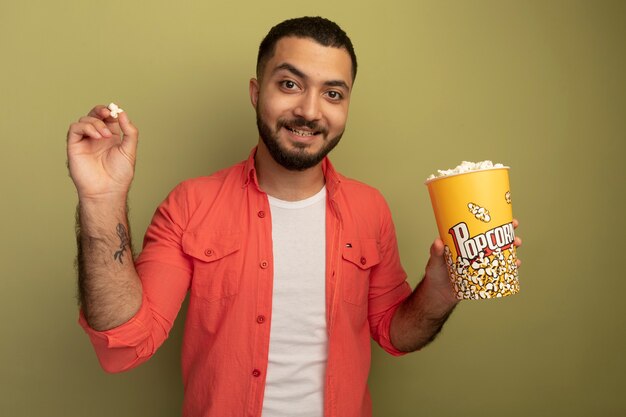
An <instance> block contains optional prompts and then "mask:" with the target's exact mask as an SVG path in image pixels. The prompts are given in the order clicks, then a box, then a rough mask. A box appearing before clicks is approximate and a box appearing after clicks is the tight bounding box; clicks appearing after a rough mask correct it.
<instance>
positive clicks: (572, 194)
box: [0, 0, 626, 417]
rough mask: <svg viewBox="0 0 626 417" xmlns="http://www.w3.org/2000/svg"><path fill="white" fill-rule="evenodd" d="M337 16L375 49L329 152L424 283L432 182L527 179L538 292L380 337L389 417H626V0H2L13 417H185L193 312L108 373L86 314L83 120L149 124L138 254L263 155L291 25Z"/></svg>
mask: <svg viewBox="0 0 626 417" xmlns="http://www.w3.org/2000/svg"><path fill="white" fill-rule="evenodd" d="M301 15H323V16H326V17H329V18H331V19H333V20H335V21H336V22H338V23H339V24H340V25H342V26H343V27H344V29H345V30H346V31H347V32H348V34H349V35H350V37H351V38H352V40H353V42H354V44H355V48H356V52H357V55H358V59H359V73H358V76H357V80H356V84H355V90H354V93H353V95H352V101H351V109H350V119H349V121H348V128H347V131H346V134H345V135H344V138H343V139H342V143H341V144H340V145H339V147H338V148H337V149H336V150H335V151H333V153H332V160H333V162H334V164H335V166H336V167H337V168H338V169H339V170H340V171H341V172H343V173H344V174H346V175H348V176H351V177H355V178H358V179H360V180H362V181H365V182H367V183H369V184H371V185H374V186H376V187H378V188H379V189H380V190H381V191H382V192H383V194H384V195H385V196H386V198H387V199H388V202H389V205H390V206H391V209H392V212H393V215H394V221H395V223H396V227H397V231H398V236H399V244H400V250H401V254H402V261H403V264H404V266H405V268H406V270H407V271H408V273H409V275H410V277H411V278H410V281H411V284H412V285H414V284H416V283H417V282H418V281H419V280H420V279H421V276H422V274H423V270H424V265H425V262H426V260H427V257H428V247H429V246H430V244H431V242H432V240H433V239H434V237H435V234H436V227H435V221H434V216H433V214H432V209H431V206H430V202H429V199H428V193H427V191H426V187H425V186H424V185H423V181H424V179H425V178H426V177H427V176H428V175H429V174H430V173H432V172H434V171H435V170H436V169H440V168H449V167H453V166H455V165H457V164H458V163H459V162H460V161H461V160H483V159H492V160H494V161H498V162H503V163H505V164H507V165H510V166H511V191H512V196H513V210H514V214H515V216H516V217H517V218H519V219H520V222H521V226H520V227H519V229H518V231H517V232H518V235H519V236H521V237H522V238H523V239H524V245H523V247H522V248H521V249H520V250H519V256H520V258H521V259H522V260H523V262H524V264H523V266H522V268H521V270H520V281H521V292H520V294H518V295H516V296H513V297H508V298H507V299H502V300H491V301H480V302H475V301H464V302H462V303H461V304H460V305H459V307H458V308H457V310H456V311H455V312H454V314H453V315H452V317H451V319H450V321H449V322H448V324H447V325H446V327H445V329H444V331H443V332H442V334H441V335H440V336H439V338H438V339H437V340H436V341H435V342H434V343H433V344H432V345H430V346H428V347H427V348H426V349H424V350H423V351H421V352H417V353H414V354H410V355H407V356H404V357H401V358H392V357H390V356H388V355H386V354H385V353H383V352H382V351H381V350H380V349H379V348H378V347H374V354H373V361H372V371H371V378H370V387H371V392H372V397H373V401H374V414H375V416H377V417H400V416H407V417H408V416H451V415H456V414H462V415H464V416H468V417H471V416H481V417H488V416H501V415H505V416H511V417H515V416H520V417H521V416H571V417H574V416H590V415H594V416H623V415H626V400H625V398H624V394H623V392H624V388H625V383H626V376H625V375H626V360H625V359H624V352H626V332H625V327H626V326H625V325H626V303H625V302H624V295H625V294H626V277H625V274H624V270H623V269H622V268H621V267H622V265H624V261H623V260H624V252H626V244H625V243H624V233H625V232H626V227H625V221H624V212H625V208H624V204H625V203H626V199H625V185H624V182H625V180H626V174H625V168H624V165H623V162H622V161H623V158H624V152H625V151H626V146H625V145H624V141H625V140H626V137H625V136H626V134H625V132H626V122H625V120H626V104H625V103H626V99H625V97H626V80H625V74H626V58H625V57H626V46H625V45H626V43H625V40H626V2H623V1H496V0H494V1H413V0H406V1H399V0H389V1H384V2H382V1H381V2H362V1H343V2H340V1H336V0H335V1H326V0H320V1H316V2H310V3H306V2H292V1H290V2H287V1H274V2H260V1H254V2H238V1H232V2H211V1H185V0H182V1H178V2H171V1H162V0H155V1H151V2H147V1H146V2H129V1H118V0H111V1H107V2H95V1H85V0H65V1H63V2H51V1H29V2H15V1H14V2H10V1H7V0H0V53H1V55H0V57H1V64H0V128H1V130H0V138H1V144H2V147H1V151H0V181H1V183H2V193H1V196H2V197H1V198H2V200H1V201H2V203H1V204H0V213H1V219H2V223H3V224H2V238H1V244H2V246H1V247H0V249H1V250H0V257H1V258H0V259H1V262H2V264H1V265H2V278H1V279H0V289H1V293H0V297H2V302H1V303H0V318H1V319H0V320H1V323H2V326H1V329H2V330H1V334H2V341H1V342H0V360H1V361H2V362H1V367H0V369H1V372H0V415H3V416H11V417H14V416H29V417H30V416H48V417H53V416H90V417H97V416H110V415H115V416H120V417H124V416H155V417H158V416H164V417H165V416H175V415H178V414H179V413H180V407H181V401H182V384H181V377H180V365H179V354H180V344H181V336H182V324H183V322H182V319H183V318H184V314H183V313H181V315H179V320H178V321H177V323H176V326H175V328H174V330H173V332H172V335H171V338H170V339H169V340H168V341H167V342H166V343H165V345H164V346H163V347H162V348H161V350H160V351H159V352H158V353H157V354H156V356H155V357H154V358H152V359H151V360H150V361H149V362H148V363H147V364H144V365H142V366H141V367H140V368H138V369H135V370H132V371H130V372H127V373H124V374H118V375H108V374H105V373H104V372H103V371H102V370H101V369H100V368H99V365H98V363H97V360H96V357H95V355H94V353H93V350H92V348H91V345H90V344H89V341H88V339H87V337H86V336H85V335H84V333H83V332H82V330H81V329H80V328H79V326H78V324H77V323H76V321H77V313H78V311H77V303H76V288H75V287H76V284H75V283H76V275H75V271H74V266H73V262H74V257H75V239H74V211H75V206H76V202H77V199H76V194H75V190H74V188H73V185H72V183H71V180H70V179H69V177H68V175H67V169H66V167H65V163H66V156H65V133H66V131H67V128H68V126H69V124H70V123H71V122H73V121H75V120H77V119H78V118H79V117H80V116H81V115H83V114H85V113H86V112H87V111H88V110H89V109H90V108H91V107H92V106H93V105H95V104H98V103H103V104H106V103H108V102H110V101H115V102H116V103H118V104H120V105H121V106H122V107H123V108H125V109H126V110H127V111H128V114H129V115H130V116H131V118H132V119H133V121H134V122H135V123H136V125H137V126H138V127H139V129H140V149H139V160H138V164H137V173H136V177H135V182H134V185H133V188H132V191H131V196H130V207H131V219H130V222H131V228H132V231H133V236H134V243H135V248H136V249H138V248H140V246H141V238H142V237H143V233H144V232H145V229H146V227H147V225H148V223H149V221H150V218H151V216H152V213H153V211H154V209H155V208H156V206H157V204H158V203H159V202H160V201H161V200H162V199H163V198H164V197H165V196H166V194H167V193H168V192H169V190H170V189H171V188H172V187H173V186H174V185H175V184H177V183H178V182H180V181H182V180H183V179H186V178H189V177H194V176H199V175H206V174H209V173H211V172H214V171H215V170H217V169H220V168H223V167H226V166H228V165H230V164H232V163H234V162H237V161H239V160H242V159H244V158H245V157H246V156H247V154H248V152H249V150H250V149H251V147H252V146H253V145H254V144H255V143H256V140H257V132H256V126H255V123H254V112H253V109H252V107H251V105H250V102H249V98H248V80H249V79H250V77H252V76H253V75H254V67H255V61H256V51H257V47H258V44H259V42H260V40H261V39H262V37H263V36H264V35H265V33H266V32H267V30H268V29H269V28H270V27H271V26H272V25H273V24H276V23H278V22H279V21H281V20H283V19H285V18H289V17H295V16H301Z"/></svg>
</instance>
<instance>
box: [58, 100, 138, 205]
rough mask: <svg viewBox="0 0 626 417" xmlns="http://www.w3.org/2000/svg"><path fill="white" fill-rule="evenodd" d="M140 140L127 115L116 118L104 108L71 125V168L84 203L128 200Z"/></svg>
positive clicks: (68, 147) (96, 108) (122, 114)
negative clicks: (89, 201)
mask: <svg viewBox="0 0 626 417" xmlns="http://www.w3.org/2000/svg"><path fill="white" fill-rule="evenodd" d="M138 137H139V132H138V130H137V128H136V127H135V126H134V125H133V124H132V123H131V122H130V120H129V119H128V115H127V114H126V112H122V113H119V116H118V118H117V119H115V118H113V117H111V111H110V110H109V109H107V108H106V107H105V106H103V105H98V106H96V107H94V108H93V109H91V111H90V112H89V114H88V115H87V116H84V117H81V118H80V119H79V120H78V122H76V123H72V124H71V125H70V127H69V130H68V132H67V159H68V167H69V170H70V176H71V177H72V180H73V181H74V184H75V185H76V190H77V191H78V195H79V198H80V199H81V200H84V199H90V200H100V199H104V200H106V199H118V198H123V199H126V195H127V194H128V190H129V188H130V184H131V182H132V179H133V174H134V170H135V159H136V155H137V140H138Z"/></svg>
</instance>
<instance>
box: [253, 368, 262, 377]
mask: <svg viewBox="0 0 626 417" xmlns="http://www.w3.org/2000/svg"><path fill="white" fill-rule="evenodd" d="M252 376H253V377H255V378H258V377H260V376H261V371H259V370H258V369H255V370H254V371H252Z"/></svg>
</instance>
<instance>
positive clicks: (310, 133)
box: [285, 126, 320, 136]
mask: <svg viewBox="0 0 626 417" xmlns="http://www.w3.org/2000/svg"><path fill="white" fill-rule="evenodd" d="M285 129H287V130H288V131H290V132H291V133H293V134H296V135H298V136H315V135H317V134H319V133H320V132H317V131H309V130H299V129H294V128H292V127H289V126H285Z"/></svg>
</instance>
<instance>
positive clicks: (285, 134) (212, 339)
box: [68, 17, 519, 417]
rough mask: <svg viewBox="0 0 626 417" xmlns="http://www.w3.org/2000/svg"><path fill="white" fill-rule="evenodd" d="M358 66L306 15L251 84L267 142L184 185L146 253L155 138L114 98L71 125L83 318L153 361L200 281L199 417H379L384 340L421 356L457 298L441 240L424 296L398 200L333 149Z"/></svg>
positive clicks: (96, 335)
mask: <svg viewBox="0 0 626 417" xmlns="http://www.w3.org/2000/svg"><path fill="white" fill-rule="evenodd" d="M356 70H357V63H356V57H355V55H354V51H353V48H352V44H351V42H350V39H349V38H348V37H347V36H346V34H345V33H344V32H343V31H342V30H341V29H340V28H339V27H338V26H337V25H336V24H334V23H332V22H330V21H328V20H326V19H322V18H309V17H306V18H299V19H292V20H288V21H285V22H282V23H281V24H279V25H277V26H275V27H274V28H272V30H271V31H270V32H269V33H268V35H267V36H266V38H265V39H264V41H263V42H262V44H261V47H260V49H259V56H258V61H257V77H256V79H252V80H250V99H251V102H252V105H253V106H254V108H255V109H256V114H257V125H258V130H259V140H258V145H257V147H256V148H254V149H253V150H252V152H251V154H250V156H249V158H248V159H247V160H246V161H244V162H242V163H240V164H237V165H235V166H233V167H231V168H228V169H225V170H223V171H220V172H218V173H216V174H213V175H211V176H208V177H201V178H197V179H192V180H188V181H185V182H183V183H181V184H180V185H179V186H177V187H176V188H175V189H174V190H173V191H172V192H171V193H170V195H169V196H168V197H167V199H166V200H165V201H164V202H163V203H162V204H161V205H160V206H159V208H158V209H157V212H156V213H155V216H154V218H153V221H152V223H151V225H150V227H149V228H148V231H147V232H146V236H145V240H144V249H143V251H142V253H141V255H140V256H139V257H138V259H137V260H136V262H135V263H133V260H132V255H131V252H130V238H129V233H128V221H127V217H126V199H127V194H128V190H129V187H130V183H131V181H132V177H133V172H134V162H135V156H136V146H137V138H138V131H137V129H136V128H135V126H133V124H132V123H131V122H130V121H129V119H128V116H127V114H126V113H121V114H120V115H119V118H118V119H113V118H111V117H110V111H109V110H108V109H107V108H105V107H104V106H96V107H94V109H92V110H91V112H90V113H89V115H88V116H86V117H83V118H81V119H80V120H79V121H78V122H77V123H74V124H72V125H71V126H70V129H69V133H68V159H69V167H70V173H71V176H72V179H73V181H74V183H75V185H76V188H77V191H78V195H79V217H80V224H79V227H80V233H79V236H78V241H79V287H80V288H79V289H80V294H81V307H82V312H81V316H80V323H81V325H82V326H83V327H84V329H85V330H86V332H87V333H88V335H89V337H90V338H91V341H92V343H93V345H94V347H95V350H96V353H97V355H98V358H99V360H100V362H101V364H102V366H103V367H104V369H105V370H107V371H110V372H118V371H123V370H126V369H129V368H131V367H134V366H137V365H138V364H140V363H142V362H144V361H146V360H147V359H148V358H149V357H150V356H151V355H152V354H153V353H154V352H155V351H156V349H157V348H158V347H159V346H160V345H161V343H163V341H164V340H165V339H166V337H167V335H168V332H169V330H170V328H171V326H172V323H173V321H174V318H175V316H176V314H177V313H178V311H179V309H180V305H181V303H182V301H183V299H184V297H185V294H186V293H187V291H190V299H189V310H188V313H187V323H186V327H185V336H184V342H183V354H182V370H183V380H184V385H185V400H184V406H183V414H184V415H185V416H194V417H195V416H219V417H224V416H261V415H263V417H278V416H290V417H293V416H322V415H324V416H336V417H350V416H354V417H357V416H358V417H364V416H370V415H371V404H370V398H369V393H368V390H367V376H368V373H369V366H370V345H369V340H370V337H373V338H374V339H375V340H376V341H377V342H378V343H379V344H380V345H381V346H382V348H383V349H385V350H386V351H388V352H389V353H391V354H393V355H401V354H403V353H404V352H409V351H414V350H416V349H419V348H421V347H422V346H424V345H425V344H427V343H428V342H429V341H431V340H432V339H433V338H434V336H435V335H436V333H437V332H438V331H439V329H440V328H441V326H442V325H443V323H444V321H445V320H446V318H447V317H448V315H449V314H450V312H451V311H452V309H453V308H454V306H455V305H456V303H457V300H456V299H455V296H454V294H453V291H452V288H451V286H450V283H449V281H448V277H447V272H446V268H445V265H444V262H443V257H442V253H443V244H442V242H441V241H440V240H439V239H437V240H436V241H435V243H434V244H433V246H432V247H431V258H430V260H429V262H428V265H427V267H426V274H425V277H424V279H423V280H422V282H421V283H420V285H419V286H418V287H417V288H416V289H415V291H411V289H410V287H409V285H408V283H407V282H406V280H405V279H406V274H405V273H404V271H403V269H402V266H401V265H400V259H399V255H398V249H397V243H396V236H395V231H394V226H393V223H392V221H391V215H390V213H389V210H388V208H387V205H386V203H385V201H384V199H383V198H382V196H381V195H380V193H378V192H377V191H376V190H374V189H372V188H371V187H369V186H367V185H364V184H362V183H359V182H357V181H354V180H351V179H348V178H345V177H343V176H341V175H340V174H338V173H337V172H336V171H335V170H334V168H333V166H332V165H331V163H330V162H329V160H328V159H327V158H326V155H327V154H328V152H330V150H332V149H333V147H334V146H335V145H336V144H337V143H338V142H339V141H340V139H341V136H342V134H343V131H344V128H345V125H346V120H347V116H348V107H349V102H350V95H351V92H352V88H353V85H354V79H355V76H356ZM122 137H123V140H122ZM518 243H519V242H518Z"/></svg>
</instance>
